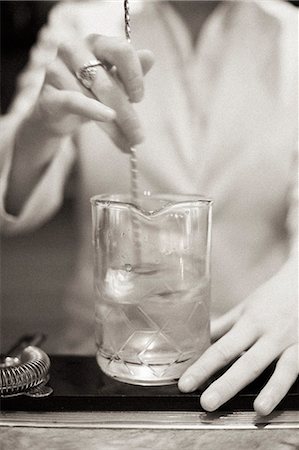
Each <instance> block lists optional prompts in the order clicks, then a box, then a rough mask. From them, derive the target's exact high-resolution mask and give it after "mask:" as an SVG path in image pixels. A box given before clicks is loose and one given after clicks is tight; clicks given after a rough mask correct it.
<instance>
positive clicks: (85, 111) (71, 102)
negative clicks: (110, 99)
mask: <svg viewBox="0 0 299 450" xmlns="http://www.w3.org/2000/svg"><path fill="white" fill-rule="evenodd" d="M61 96H62V99H63V103H64V108H65V110H66V111H67V112H69V113H72V114H77V115H79V116H82V117H85V118H86V119H91V120H97V121H100V122H111V121H112V120H114V119H115V117H116V114H115V111H113V110H112V109H111V108H109V107H108V106H106V105H103V104H102V103H101V102H99V101H98V100H95V99H93V98H88V97H86V96H85V95H84V94H82V93H81V92H74V91H61Z"/></svg>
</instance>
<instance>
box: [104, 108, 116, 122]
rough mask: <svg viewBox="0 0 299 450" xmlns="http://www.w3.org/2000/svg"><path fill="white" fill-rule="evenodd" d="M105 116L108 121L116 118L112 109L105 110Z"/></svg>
mask: <svg viewBox="0 0 299 450" xmlns="http://www.w3.org/2000/svg"><path fill="white" fill-rule="evenodd" d="M105 114H106V117H107V119H108V120H114V119H115V118H116V112H115V111H114V109H110V108H109V109H108V108H107V109H105Z"/></svg>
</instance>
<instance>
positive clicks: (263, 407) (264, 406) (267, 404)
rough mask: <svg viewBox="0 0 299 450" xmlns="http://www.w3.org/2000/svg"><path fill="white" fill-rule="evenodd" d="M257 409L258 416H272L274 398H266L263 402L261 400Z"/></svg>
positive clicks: (256, 406)
mask: <svg viewBox="0 0 299 450" xmlns="http://www.w3.org/2000/svg"><path fill="white" fill-rule="evenodd" d="M255 409H256V411H257V413H258V414H261V415H263V416H266V415H267V414H270V412H271V411H272V398H271V397H264V398H263V399H262V400H260V401H259V402H258V403H257V404H256V405H255Z"/></svg>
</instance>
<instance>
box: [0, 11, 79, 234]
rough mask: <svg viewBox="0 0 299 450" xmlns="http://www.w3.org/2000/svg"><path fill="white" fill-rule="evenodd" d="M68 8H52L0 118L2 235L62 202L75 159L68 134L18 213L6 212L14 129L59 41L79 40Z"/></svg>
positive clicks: (29, 225) (28, 225)
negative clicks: (14, 92) (15, 89)
mask: <svg viewBox="0 0 299 450" xmlns="http://www.w3.org/2000/svg"><path fill="white" fill-rule="evenodd" d="M70 11H71V9H70V6H69V5H63V4H60V5H58V6H56V7H54V8H53V10H52V12H51V13H50V16H49V20H48V24H47V25H46V26H45V27H43V28H42V30H41V31H40V33H39V36H38V40H37V43H36V45H35V46H34V47H33V48H32V50H31V52H30V58H29V62H28V64H27V66H26V68H25V70H24V71H23V72H22V73H21V75H20V76H19V78H18V82H17V94H16V96H15V98H14V100H13V101H12V104H11V106H10V108H9V110H8V113H7V114H6V115H4V116H2V118H1V119H0V130H1V144H0V145H1V147H0V225H1V232H4V233H5V234H16V233H20V232H25V231H29V230H32V229H34V228H36V227H38V226H40V225H42V224H43V223H44V222H45V221H46V220H48V219H49V218H50V217H51V216H52V215H53V214H54V213H55V212H56V211H57V209H58V208H59V206H60V205H61V203H62V201H63V193H64V185H65V182H66V179H67V177H68V174H69V172H70V170H71V167H72V165H73V162H74V160H75V148H74V146H73V141H72V139H71V138H70V137H67V138H65V139H64V140H63V141H62V143H61V147H60V149H58V151H57V152H56V156H55V157H54V159H53V161H52V162H51V163H50V165H49V167H48V168H47V170H46V171H45V173H44V174H43V176H42V177H41V179H40V181H39V183H38V184H37V185H36V186H35V188H34V189H33V191H32V193H31V195H30V196H29V198H28V199H27V201H26V203H25V204H24V205H23V208H22V210H21V211H20V213H19V214H18V216H12V215H10V214H8V213H7V212H6V211H5V195H6V191H7V183H8V178H9V173H10V167H11V160H12V154H13V150H14V144H15V134H16V131H17V129H18V127H19V125H20V124H21V123H22V121H23V120H24V118H25V117H26V115H28V111H30V109H31V108H32V107H33V105H34V103H35V101H36V99H37V97H38V95H39V92H40V90H41V87H42V85H43V81H44V76H45V70H46V66H47V65H48V64H49V63H50V62H51V61H53V60H54V59H55V57H56V53H57V48H58V45H59V43H60V42H62V41H63V40H64V39H68V40H69V39H72V37H73V36H75V35H76V38H77V39H78V34H77V32H78V30H77V27H76V23H75V21H74V17H73V16H72V15H71V14H69V13H70Z"/></svg>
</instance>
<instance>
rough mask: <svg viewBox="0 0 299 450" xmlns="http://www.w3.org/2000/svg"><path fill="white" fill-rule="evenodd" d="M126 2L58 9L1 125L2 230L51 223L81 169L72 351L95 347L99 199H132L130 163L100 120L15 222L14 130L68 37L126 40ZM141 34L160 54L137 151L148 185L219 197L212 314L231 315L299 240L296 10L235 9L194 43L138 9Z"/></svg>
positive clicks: (164, 7) (62, 154) (224, 11)
mask: <svg viewBox="0 0 299 450" xmlns="http://www.w3.org/2000/svg"><path fill="white" fill-rule="evenodd" d="M122 7H123V6H122V1H113V2H111V1H110V2H109V1H101V2H99V1H88V2H79V3H65V4H63V3H61V4H60V5H58V6H57V7H55V8H54V9H53V11H52V13H51V16H50V19H49V24H48V26H47V27H45V28H44V29H43V30H42V31H41V33H40V36H39V41H38V44H37V46H36V47H35V48H34V49H33V50H32V52H31V59H30V63H29V65H28V67H27V70H26V71H25V72H24V74H23V75H22V77H21V78H20V81H19V95H18V96H17V97H16V99H15V101H14V103H13V104H12V107H11V110H10V112H9V114H8V115H7V116H5V117H3V119H2V128H3V129H2V142H3V144H4V145H3V150H2V158H0V162H1V159H5V160H6V162H5V163H4V164H2V166H3V167H2V174H1V180H0V191H1V197H0V213H1V221H2V222H1V226H2V230H3V232H5V233H8V234H11V235H12V234H17V233H21V232H24V231H27V230H30V229H34V227H37V226H39V225H41V224H42V223H44V222H45V221H46V220H47V219H48V218H50V217H51V216H52V215H53V214H54V212H56V211H57V209H58V208H59V206H60V205H61V202H62V200H63V191H64V185H65V183H66V180H67V177H68V174H69V172H70V170H71V167H72V165H73V164H74V161H77V163H78V167H79V174H78V179H77V183H78V184H77V186H78V189H77V192H78V194H77V223H78V227H79V228H80V239H79V241H78V250H79V252H78V261H77V270H76V273H74V277H73V280H72V281H71V283H70V286H69V289H68V290H67V295H66V298H65V320H66V322H65V323H66V326H65V329H64V330H61V333H62V335H61V336H60V337H59V338H60V339H59V340H60V342H61V343H62V345H61V347H60V350H61V351H71V352H79V353H80V352H93V348H94V344H93V341H94V339H93V326H92V324H93V320H94V319H93V300H92V298H93V294H92V288H93V282H92V254H91V237H90V236H91V223H90V222H91V220H90V218H91V217H90V204H89V198H90V197H91V196H92V195H95V194H98V193H118V192H129V186H130V185H129V182H130V178H129V174H130V172H129V159H128V156H127V155H124V154H122V153H121V152H120V151H119V150H118V149H117V148H115V146H114V144H112V143H111V142H110V140H109V138H108V137H107V136H106V135H105V134H104V133H103V132H102V130H101V129H100V127H99V126H98V125H96V124H95V123H91V122H90V123H88V124H86V125H84V126H82V127H81V128H80V129H79V130H78V132H77V133H76V134H75V135H74V136H73V137H68V138H66V139H65V141H64V142H63V144H62V146H61V148H60V149H59V150H58V151H57V155H56V157H55V158H54V160H53V162H52V164H51V165H50V167H49V168H48V170H47V172H46V173H45V175H44V176H43V178H42V179H41V180H40V182H39V184H38V185H37V186H36V187H35V189H34V191H33V192H32V194H31V196H30V198H29V199H28V201H27V202H26V204H25V205H24V208H23V210H22V211H21V213H20V215H19V216H18V217H13V216H11V215H9V214H7V213H6V212H5V206H4V205H5V191H6V184H7V177H8V173H9V160H10V155H11V153H12V149H13V140H14V130H15V128H16V127H17V125H18V123H19V122H20V121H21V120H22V118H23V117H24V116H25V115H26V114H28V109H29V108H30V106H31V105H32V104H33V102H34V101H35V99H36V97H37V95H38V92H39V89H40V87H41V84H42V82H43V76H44V70H45V65H46V64H47V63H48V62H49V61H51V60H52V59H53V58H54V57H55V54H56V49H57V45H58V44H59V42H61V41H63V40H65V39H78V38H79V37H84V36H86V35H88V34H90V33H100V34H106V35H123V34H124V31H123V10H122ZM131 26H132V42H133V45H134V46H135V47H137V48H149V49H151V50H152V51H153V53H154V54H155V59H156V63H155V65H154V68H153V69H152V70H151V72H150V73H149V74H148V75H147V77H146V81H145V86H146V95H145V98H144V100H143V101H142V102H141V103H140V104H138V105H136V109H137V110H138V113H139V115H140V118H141V121H142V123H143V126H144V130H145V136H146V139H145V142H144V143H143V144H142V145H140V146H139V148H138V162H139V169H140V180H139V184H140V189H141V191H151V192H169V193H200V194H203V195H204V196H206V197H209V198H212V199H213V201H214V206H213V231H212V242H213V243H212V315H216V316H218V315H219V314H222V313H223V312H225V311H227V310H228V309H229V308H231V307H232V306H234V305H235V304H237V303H238V302H240V301H242V300H243V299H244V298H245V297H246V296H248V295H249V294H250V293H251V292H252V291H253V290H254V289H256V288H257V287H258V286H259V285H260V284H261V283H263V282H264V281H266V280H267V279H269V277H271V276H272V275H273V274H275V272H276V271H277V270H278V269H279V268H280V266H281V265H282V264H283V262H284V261H285V260H286V258H287V257H288V255H289V252H290V248H291V241H292V239H293V237H295V236H296V235H297V231H296V216H297V214H296V211H295V206H296V201H295V198H294V196H295V194H296V193H297V189H296V173H297V170H296V168H297V165H296V162H295V161H296V155H297V151H296V149H297V138H298V124H297V118H298V111H297V102H298V89H297V85H298V74H297V63H298V53H297V51H298V49H297V46H298V16H297V11H296V9H295V8H294V7H292V6H290V5H288V4H286V3H284V2H281V1H277V0H267V1H236V2H222V3H221V4H220V5H219V6H218V7H217V8H216V9H215V11H214V12H213V14H212V15H211V16H210V17H209V19H208V20H207V21H206V23H205V24H204V27H203V29H202V31H201V33H200V37H199V40H198V42H197V44H196V45H195V46H193V44H192V42H191V38H190V35H189V32H188V30H187V29H186V26H185V24H184V22H183V21H182V19H181V18H180V16H179V15H178V14H177V13H176V12H175V10H174V9H173V8H172V7H171V6H170V5H169V4H168V2H165V1H161V2H159V1H153V2H151V1H146V2H143V3H142V2H136V3H134V4H133V6H132V18H131ZM84 62H85V61H82V64H83V63H84ZM55 338H57V336H56V337H55ZM49 339H51V336H50V337H49Z"/></svg>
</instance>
